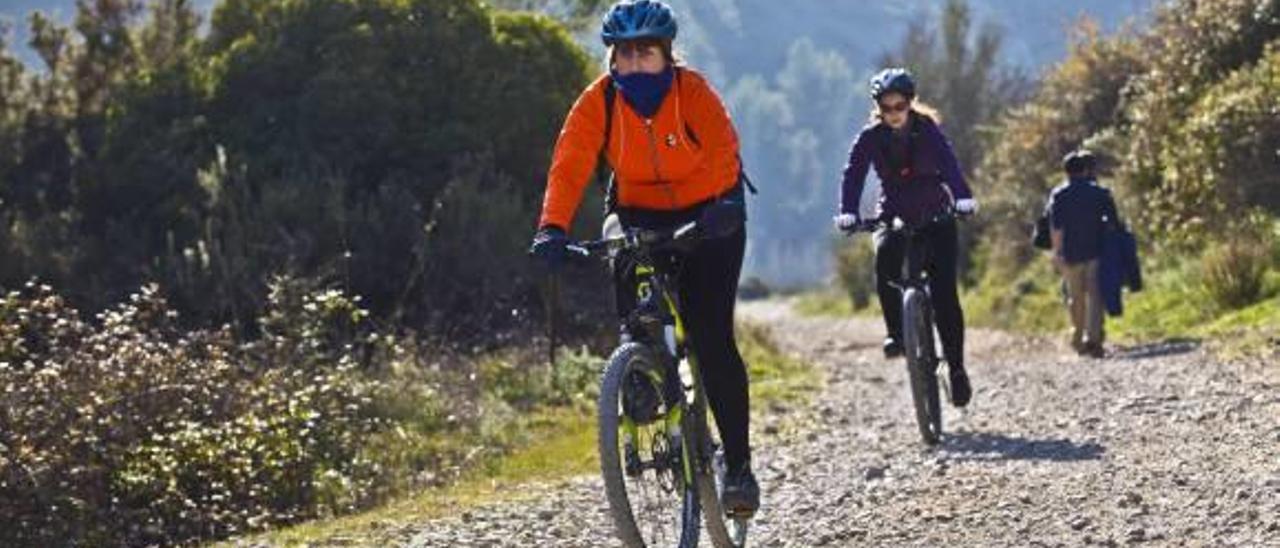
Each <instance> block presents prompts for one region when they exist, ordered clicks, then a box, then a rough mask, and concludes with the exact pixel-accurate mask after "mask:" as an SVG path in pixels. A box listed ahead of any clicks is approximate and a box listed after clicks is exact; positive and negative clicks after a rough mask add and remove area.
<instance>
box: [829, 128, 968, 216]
mask: <svg viewBox="0 0 1280 548" xmlns="http://www.w3.org/2000/svg"><path fill="white" fill-rule="evenodd" d="M911 124H912V126H911V132H912V135H911V138H910V143H911V149H912V150H911V151H910V153H909V154H908V158H910V159H911V164H912V165H911V166H910V167H907V166H902V168H901V169H899V168H895V166H891V165H890V162H889V142H890V139H891V137H892V131H893V130H892V129H890V128H889V126H888V125H886V124H883V123H877V124H872V125H869V126H867V127H866V128H863V130H862V133H861V134H859V135H858V138H857V139H856V140H854V141H853V147H852V149H851V150H850V151H849V164H848V165H847V166H845V168H844V183H843V184H842V185H841V186H840V211H841V212H842V213H854V214H856V213H858V201H859V200H860V199H861V197H862V187H863V186H864V185H865V183H866V179H867V169H868V168H869V167H871V166H875V168H876V174H877V175H879V176H880V181H881V182H882V191H881V193H880V212H881V214H888V215H895V216H899V217H902V219H903V220H905V221H907V222H908V223H911V224H919V223H921V222H924V221H926V220H928V219H929V217H932V216H933V215H934V214H936V213H938V212H940V211H942V210H943V209H945V208H946V207H947V206H948V205H950V204H951V200H953V199H955V200H961V199H964V198H972V197H973V193H972V192H971V191H970V190H969V185H968V184H967V183H966V182H965V180H964V175H963V174H962V173H961V172H960V163H959V162H958V161H957V160H956V154H955V151H953V150H952V149H951V143H950V142H948V141H947V138H946V136H944V135H943V134H942V130H941V129H939V128H938V125H937V124H935V123H934V122H933V120H931V119H929V118H927V117H924V116H920V115H918V114H916V113H915V112H912V113H911ZM944 183H945V184H946V188H944V187H943V184H944ZM948 190H950V196H948V193H947V191H948Z"/></svg>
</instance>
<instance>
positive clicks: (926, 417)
mask: <svg viewBox="0 0 1280 548" xmlns="http://www.w3.org/2000/svg"><path fill="white" fill-rule="evenodd" d="M955 218H956V215H955V213H954V212H952V211H946V212H943V213H940V214H938V215H937V216H935V217H933V218H931V219H929V220H928V221H926V222H925V223H924V224H922V225H919V226H912V225H909V224H907V223H906V222H905V221H903V220H902V219H901V218H898V217H885V218H880V219H873V220H868V221H865V222H862V223H859V225H857V226H856V227H854V229H853V231H854V232H872V231H875V230H877V229H880V228H884V229H886V230H892V231H895V232H898V233H900V234H901V235H902V237H903V239H904V241H905V242H906V244H905V245H906V247H905V249H904V250H903V265H902V278H901V279H899V280H898V281H897V282H890V284H889V285H891V286H893V287H896V288H898V289H899V290H901V291H902V343H903V354H904V355H905V357H906V359H907V360H906V361H907V379H908V380H909V382H910V385H911V402H912V404H913V405H914V406H915V412H916V426H918V427H919V429H920V438H921V439H923V440H924V442H925V444H927V445H936V444H937V443H938V442H939V441H941V440H942V401H941V398H940V396H939V391H940V388H939V385H938V377H939V375H938V369H939V365H940V364H941V363H942V360H940V359H939V358H938V352H937V348H936V346H935V345H934V339H933V303H932V301H931V300H930V296H929V279H928V276H927V274H926V273H925V264H927V260H928V256H927V251H928V249H927V246H924V245H917V242H916V239H917V237H918V236H920V234H921V232H922V231H923V230H924V229H925V228H926V227H928V226H929V225H931V224H934V223H944V222H949V221H953V220H954V219H955ZM943 378H944V379H945V378H947V377H946V376H943ZM943 382H945V381H943ZM947 390H948V391H949V387H947Z"/></svg>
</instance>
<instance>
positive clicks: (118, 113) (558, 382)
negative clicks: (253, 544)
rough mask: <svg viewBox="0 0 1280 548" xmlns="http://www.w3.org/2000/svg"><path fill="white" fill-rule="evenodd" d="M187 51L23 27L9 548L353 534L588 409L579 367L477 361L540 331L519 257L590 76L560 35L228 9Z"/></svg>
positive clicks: (14, 168) (167, 20)
mask: <svg viewBox="0 0 1280 548" xmlns="http://www.w3.org/2000/svg"><path fill="white" fill-rule="evenodd" d="M199 28H200V21H199V17H198V16H197V14H196V12H195V11H194V9H193V7H192V4H191V2H189V1H188V0H159V1H155V2H152V3H151V4H150V5H149V6H148V7H147V9H145V10H144V8H143V6H142V5H141V4H140V3H139V2H136V1H133V0H96V1H92V2H81V3H80V10H79V12H78V13H77V16H76V18H75V21H74V24H73V25H72V26H70V27H63V26H61V25H59V24H57V23H56V22H54V21H53V20H52V19H50V18H48V17H46V16H44V15H41V14H39V13H37V14H34V15H33V16H32V17H31V20H30V35H31V36H32V37H33V38H32V46H33V48H34V49H35V50H36V51H37V52H38V53H39V55H40V57H41V59H42V61H43V64H44V67H43V70H41V71H35V70H30V69H27V68H26V67H24V66H23V65H22V64H21V63H20V62H18V61H17V60H16V59H15V58H14V57H13V55H12V54H11V53H10V52H9V50H8V48H7V45H6V47H0V287H3V288H7V289H9V290H12V291H11V292H9V293H7V294H6V295H5V296H4V297H3V299H0V499H3V500H2V501H0V521H2V522H4V523H5V524H6V527H5V528H4V530H3V531H0V544H4V545H54V544H58V545H61V544H87V545H149V544H171V543H175V542H181V541H189V540H194V539H207V538H217V537H223V536H226V535H228V534H233V533H237V532H243V531H246V530H252V529H261V528H265V527H268V526H271V525H275V524H280V523H288V522H294V521H298V520H302V519H306V518H310V517H315V516H320V515H327V514H330V513H334V512H347V511H351V510H353V509H357V508H363V507H366V506H368V505H370V504H373V503H376V502H379V501H382V500H385V499H386V498H387V497H388V496H390V495H394V494H396V493H399V492H402V491H403V490H405V489H408V488H412V487H415V486H421V485H428V484H435V483H439V482H442V481H447V480H448V479H449V478H451V477H454V476H456V475H457V474H458V473H459V472H460V470H461V468H462V467H463V466H464V465H465V464H467V459H468V458H469V457H470V455H472V454H473V453H474V451H473V446H474V445H480V446H483V447H485V448H486V449H488V450H492V451H501V450H502V448H503V447H506V446H509V445H510V444H511V443H514V442H516V441H518V437H519V433H518V428H517V426H516V425H517V423H518V420H517V419H518V415H519V414H520V413H521V412H523V411H527V410H529V409H533V408H536V407H538V406H546V405H566V404H569V403H574V402H578V401H579V400H582V399H584V398H589V388H590V384H592V381H593V379H592V372H593V371H594V367H595V363H596V360H595V359H594V358H591V357H590V356H589V354H586V353H579V354H575V355H572V356H570V357H569V358H568V359H567V360H563V361H562V363H560V364H559V365H558V366H557V367H555V368H551V369H546V368H537V369H530V368H528V367H526V365H527V364H528V363H532V362H535V361H536V360H537V357H535V356H534V353H533V348H531V345H528V344H527V343H525V342H524V341H525V339H523V338H521V339H518V340H519V341H520V342H521V346H523V347H526V348H527V350H526V351H525V352H524V353H513V352H512V351H510V350H504V351H502V352H501V353H500V354H492V353H484V352H482V354H484V355H487V356H491V357H488V358H485V359H478V358H476V357H475V356H473V355H459V353H458V352H457V350H462V351H464V352H466V353H468V354H474V353H475V352H476V351H477V350H482V351H483V350H485V349H490V348H494V347H499V346H503V345H506V346H510V345H511V339H510V337H512V336H513V335H515V334H528V333H530V331H531V330H532V329H533V328H536V327H538V326H536V325H532V323H531V322H529V320H530V319H532V318H536V317H537V314H538V313H540V312H541V307H540V306H538V305H539V304H540V302H539V300H540V299H539V291H538V287H537V284H536V282H537V281H538V280H539V278H540V276H539V273H538V272H536V271H532V270H531V268H530V263H529V262H528V261H527V260H526V259H525V249H526V246H527V242H528V238H529V235H530V233H531V231H532V228H533V226H534V223H535V218H536V215H537V214H538V203H540V200H541V194H542V191H543V180H544V177H545V172H546V169H547V162H548V160H549V158H550V153H551V148H552V144H553V140H554V139H555V138H556V135H557V132H558V129H559V125H560V123H561V121H562V120H563V116H564V114H565V113H566V112H567V110H568V108H569V105H570V104H571V103H572V101H573V100H574V99H575V98H576V97H577V94H578V93H579V92H580V90H581V89H582V87H583V86H584V85H585V84H586V80H587V77H588V58H587V56H586V55H585V54H584V53H583V52H582V51H581V49H580V48H579V47H578V46H576V45H575V44H574V43H573V42H572V40H571V39H570V38H569V37H568V34H567V33H566V31H565V30H564V29H563V28H562V26H561V25H559V24H558V23H555V22H553V21H551V20H550V19H547V18H545V17H536V16H531V15H522V14H509V13H499V12H493V11H491V10H490V9H489V8H487V7H485V6H483V5H482V4H480V3H479V2H477V1H475V0H339V1H333V2H310V1H305V0H283V1H260V0H226V1H224V2H221V3H220V4H218V5H217V7H216V9H215V10H214V12H213V14H212V20H211V22H210V24H209V26H208V33H207V35H205V34H201V33H199V32H197V29H199ZM582 210H583V211H584V213H585V214H584V215H581V216H580V217H582V218H583V221H584V225H585V226H591V225H592V224H593V221H594V220H595V219H593V216H594V215H595V214H596V212H597V211H598V207H593V206H592V205H590V204H588V205H584V206H583V208H582ZM577 276H578V277H577V279H574V280H572V281H573V282H575V283H572V284H566V285H572V287H573V288H574V291H576V293H573V294H571V295H569V296H568V297H570V298H574V300H575V302H574V306H575V308H577V309H587V310H589V311H590V310H598V309H600V308H602V307H595V308H592V306H589V303H590V302H596V301H606V302H607V299H601V298H599V295H600V294H602V291H601V287H602V284H601V281H602V280H601V279H600V278H601V276H599V275H598V274H597V275H590V274H586V273H580V274H578V275H577ZM31 279H38V280H40V282H29V281H28V280H31ZM45 284H47V285H45ZM139 287H142V288H143V289H142V291H141V292H139V291H138V288H139ZM356 295H358V296H356ZM585 296H591V297H590V298H588V297H585ZM119 302H125V304H123V305H118V304H116V303H119ZM98 310H106V312H103V313H101V314H98V315H93V314H92V313H91V312H92V311H98ZM81 311H89V312H90V313H82V312H81ZM588 314H590V312H588ZM576 318H577V319H578V321H579V323H580V324H581V323H583V322H585V321H587V320H591V319H592V318H591V317H590V316H589V315H588V316H586V317H581V316H577V317H576ZM588 335H590V333H588ZM540 354H541V353H539V357H540ZM477 379H479V380H480V381H482V382H481V383H479V384H477V383H476V382H475V381H476V380H477Z"/></svg>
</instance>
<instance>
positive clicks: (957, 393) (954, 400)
mask: <svg viewBox="0 0 1280 548" xmlns="http://www.w3.org/2000/svg"><path fill="white" fill-rule="evenodd" d="M971 397H973V389H971V388H970V387H969V374H968V373H966V372H965V370H964V368H963V367H952V368H951V405H954V406H956V407H964V406H966V405H969V398H971Z"/></svg>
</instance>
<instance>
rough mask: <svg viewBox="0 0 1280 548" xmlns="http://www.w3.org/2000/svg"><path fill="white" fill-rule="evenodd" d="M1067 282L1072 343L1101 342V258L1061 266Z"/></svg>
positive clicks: (1079, 345) (1080, 344)
mask: <svg viewBox="0 0 1280 548" xmlns="http://www.w3.org/2000/svg"><path fill="white" fill-rule="evenodd" d="M1062 278H1063V280H1064V281H1066V283H1067V310H1068V311H1070V312H1071V328H1072V331H1071V344H1072V346H1074V347H1076V348H1081V347H1083V346H1084V345H1086V344H1098V345H1100V344H1102V341H1103V338H1104V335H1103V332H1102V319H1103V318H1102V314H1103V308H1102V291H1101V290H1100V289H1099V287H1098V260H1097V259H1094V260H1091V261H1085V262H1083V263H1074V264H1072V263H1067V264H1066V265H1065V266H1064V267H1063V268H1062Z"/></svg>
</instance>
